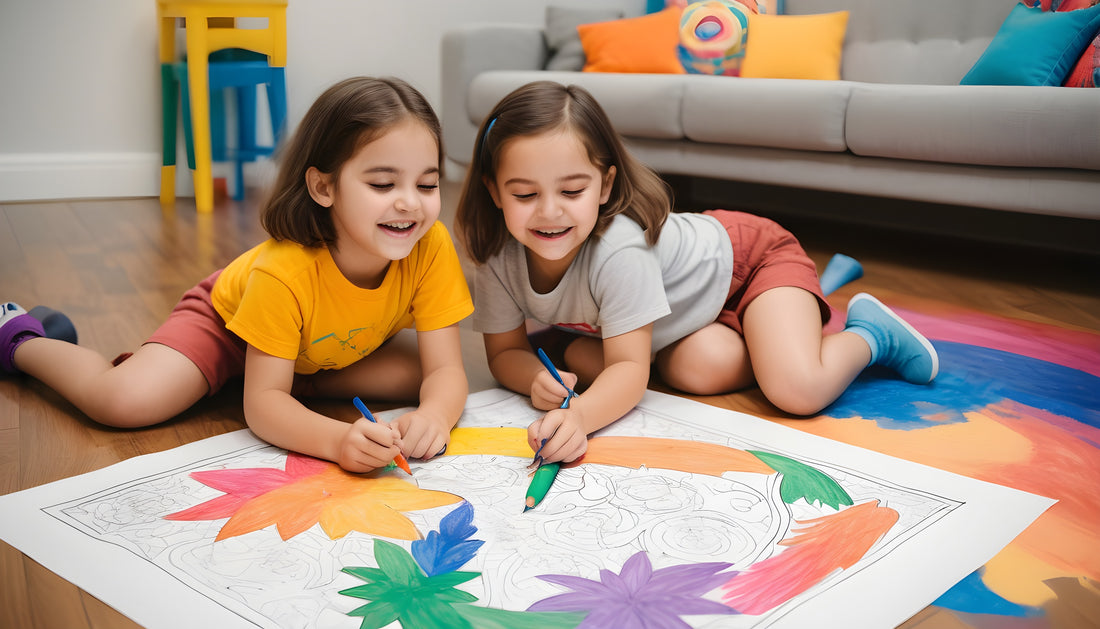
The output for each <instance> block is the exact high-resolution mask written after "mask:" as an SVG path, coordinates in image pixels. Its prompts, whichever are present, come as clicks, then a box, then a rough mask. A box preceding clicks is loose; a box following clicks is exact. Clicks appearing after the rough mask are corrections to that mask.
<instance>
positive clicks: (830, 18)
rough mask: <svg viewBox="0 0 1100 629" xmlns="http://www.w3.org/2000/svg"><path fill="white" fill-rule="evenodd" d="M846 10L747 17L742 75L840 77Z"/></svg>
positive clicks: (846, 17) (830, 78)
mask: <svg viewBox="0 0 1100 629" xmlns="http://www.w3.org/2000/svg"><path fill="white" fill-rule="evenodd" d="M847 25H848V12H847V11H837V12H835V13H820V14H816V15H756V14H751V15H750V16H749V41H748V44H747V45H746V47H745V60H744V61H743V62H742V64H741V76H743V77H747V78H753V77H755V78H766V79H822V80H833V81H835V80H837V79H839V78H840V53H841V50H842V49H843V47H844V32H845V29H846V28H847Z"/></svg>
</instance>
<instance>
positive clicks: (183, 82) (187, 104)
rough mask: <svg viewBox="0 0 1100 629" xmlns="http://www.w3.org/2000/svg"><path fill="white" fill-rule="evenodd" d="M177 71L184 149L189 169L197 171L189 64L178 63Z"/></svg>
mask: <svg viewBox="0 0 1100 629" xmlns="http://www.w3.org/2000/svg"><path fill="white" fill-rule="evenodd" d="M175 69H176V81H177V82H178V84H179V86H180V95H181V98H180V102H182V103H183V141H184V145H183V147H184V149H185V150H186V152H187V167H188V168H190V169H191V170H195V132H194V130H193V129H192V128H191V90H190V89H188V87H187V84H188V83H189V82H190V79H189V78H188V76H187V75H188V71H187V64H186V63H177V64H176V65H175Z"/></svg>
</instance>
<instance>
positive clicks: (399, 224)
mask: <svg viewBox="0 0 1100 629" xmlns="http://www.w3.org/2000/svg"><path fill="white" fill-rule="evenodd" d="M378 226H379V227H381V228H382V229H384V230H386V231H390V232H393V233H395V234H404V233H407V232H409V231H412V229H413V228H414V227H416V222H415V221H394V222H392V223H379V224H378Z"/></svg>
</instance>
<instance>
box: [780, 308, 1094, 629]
mask: <svg viewBox="0 0 1100 629" xmlns="http://www.w3.org/2000/svg"><path fill="white" fill-rule="evenodd" d="M910 303H912V304H913V305H914V308H913V309H902V308H897V307H894V310H895V311H896V312H897V313H898V314H899V315H901V316H902V317H903V318H905V319H906V320H907V321H909V322H910V323H912V324H913V326H914V327H916V328H917V329H918V330H920V331H921V332H922V333H923V334H924V335H925V336H927V337H928V338H929V339H931V340H932V342H933V344H934V345H935V346H936V350H937V351H938V352H939V354H940V374H939V376H938V377H937V378H936V381H935V382H934V383H933V384H932V385H930V386H927V387H914V386H912V385H909V384H906V383H904V382H902V381H900V380H897V379H896V378H895V377H894V376H892V375H891V374H889V373H882V372H877V371H874V370H868V371H867V372H866V373H865V374H863V375H861V376H860V377H859V378H858V379H857V380H856V382H854V383H853V384H852V386H851V387H850V388H849V389H848V390H847V391H846V392H845V393H844V395H843V396H841V398H840V399H838V400H837V401H836V402H835V403H834V404H833V405H832V406H830V407H829V408H827V409H826V410H825V415H824V416H823V417H820V418H817V419H815V420H813V421H804V420H779V421H780V422H781V423H784V424H787V425H789V426H791V427H793V428H798V429H800V430H803V431H806V432H810V433H814V434H817V435H821V436H824V437H828V438H831V439H836V440H838V441H844V442H847V443H851V444H853V445H858V446H861V447H864V448H869V449H872V450H878V451H880V452H884V453H886V454H891V455H893V456H898V457H901V458H905V459H909V460H912V461H916V462H919V463H924V464H927V465H932V466H935V467H939V468H942V469H946V470H949V471H951V472H955V473H958V474H963V475H966V476H971V477H974V478H979V479H981V480H986V481H989V482H993V483H998V484H1001V485H1006V486H1010V487H1016V488H1019V489H1022V490H1024V491H1028V492H1032V493H1036V494H1041V495H1045V496H1050V497H1053V498H1057V499H1058V501H1059V502H1058V503H1057V504H1055V505H1054V506H1053V507H1051V509H1049V510H1048V511H1047V512H1046V513H1045V514H1043V515H1042V516H1041V517H1040V518H1039V519H1038V520H1036V521H1035V523H1034V524H1032V526H1030V527H1029V528H1028V529H1027V530H1025V531H1024V532H1023V533H1022V534H1021V535H1020V536H1019V537H1017V538H1016V540H1014V541H1013V542H1012V543H1011V544H1009V546H1007V547H1006V548H1005V549H1004V550H1003V551H1001V553H999V554H998V555H997V556H996V557H994V558H993V559H992V560H990V561H989V562H988V563H987V564H986V566H985V567H984V568H983V569H982V570H980V571H978V572H976V573H974V574H973V575H971V577H969V578H967V579H965V580H963V581H962V582H960V583H959V584H958V585H957V586H956V587H955V588H953V589H952V590H951V591H949V592H948V593H946V594H945V595H944V596H943V597H941V598H940V599H939V600H938V601H937V604H938V605H940V606H941V607H943V608H946V609H951V610H955V611H957V612H960V613H962V614H963V615H962V616H960V618H959V620H961V621H963V622H964V623H966V624H971V623H978V624H981V622H984V621H981V622H979V621H978V620H975V618H976V617H970V616H968V615H967V614H985V615H992V616H993V617H996V616H1000V617H1002V619H1003V620H1002V621H1003V622H1007V620H1004V617H1006V616H1016V617H1020V616H1045V617H1046V621H1050V622H1053V623H1055V624H1054V625H1053V626H1063V625H1061V624H1058V623H1057V622H1055V621H1056V619H1057V618H1061V619H1063V620H1064V619H1065V618H1066V615H1065V614H1059V613H1058V612H1057V610H1058V609H1059V608H1061V609H1066V608H1067V607H1072V608H1078V609H1086V608H1089V607H1091V608H1094V609H1095V608H1096V606H1100V589H1098V588H1097V587H1096V582H1097V581H1100V530H1098V529H1097V526H1096V523H1097V522H1100V490H1098V485H1100V335H1097V334H1095V333H1092V332H1086V331H1079V330H1071V329H1064V328H1057V327H1054V326H1050V325H1044V324H1041V323H1035V322H1030V321H1021V320H1013V319H1007V318H1002V317H996V316H993V315H986V314H981V313H975V312H972V311H966V310H960V309H954V308H951V307H947V306H944V305H943V304H936V303H932V302H923V301H916V300H914V301H912V302H910ZM840 320H841V321H842V320H843V317H841V318H840ZM1090 582H1091V583H1092V585H1089V583H1090ZM1067 583H1068V584H1071V585H1072V584H1077V585H1079V586H1080V587H1075V588H1068V587H1062V586H1061V585H1059V586H1057V587H1056V586H1055V585H1052V584H1062V585H1064V584H1067ZM1071 595H1072V596H1073V597H1074V599H1075V600H1073V601H1072V602H1069V601H1062V600H1059V599H1060V597H1068V596H1071ZM1081 605H1085V606H1086V607H1081ZM994 624H996V623H994ZM972 626H978V625H972ZM1067 626H1076V625H1072V624H1071V625H1067Z"/></svg>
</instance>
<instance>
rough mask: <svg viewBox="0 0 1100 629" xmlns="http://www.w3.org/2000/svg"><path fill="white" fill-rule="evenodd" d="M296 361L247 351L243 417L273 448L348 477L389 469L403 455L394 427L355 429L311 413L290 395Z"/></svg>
mask: <svg viewBox="0 0 1100 629" xmlns="http://www.w3.org/2000/svg"><path fill="white" fill-rule="evenodd" d="M293 381H294V361H291V360H287V359H285V358H278V357H276V356H272V355H270V354H267V353H265V352H263V351H260V350H258V349H256V348H255V347H252V346H251V345H250V346H249V347H248V353H247V354H246V356H245V376H244V416H245V420H246V421H247V422H248V427H249V428H251V429H252V432H254V433H256V436H258V437H260V438H261V439H263V440H264V441H267V442H268V443H270V444H272V445H275V446H279V447H280V448H286V449H287V450H293V451H295V452H300V453H302V454H308V455H310V456H315V457H318V458H321V459H326V460H328V461H333V462H334V463H337V464H339V465H340V467H342V468H344V469H346V470H348V471H349V472H368V471H370V470H373V469H375V468H379V467H383V466H385V465H388V464H389V462H390V461H392V460H393V458H394V457H395V456H396V455H397V453H398V452H399V451H400V445H401V439H400V436H399V433H398V432H397V429H396V427H395V426H391V425H390V424H375V423H371V422H370V421H369V420H367V419H365V418H364V419H360V420H359V421H357V422H355V423H354V424H349V423H347V422H343V421H340V420H338V419H333V418H331V417H326V416H324V415H321V414H320V413H316V412H314V411H312V410H310V409H308V408H306V407H305V406H304V405H303V404H302V403H301V402H299V401H298V400H297V399H296V398H294V396H292V395H291V394H290V386H291V383H293Z"/></svg>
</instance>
